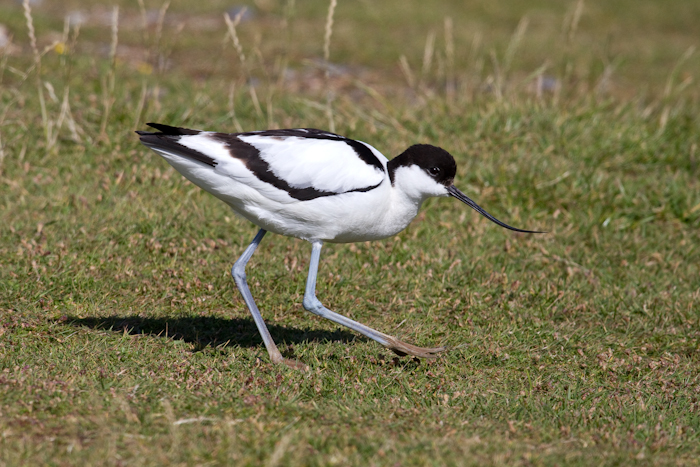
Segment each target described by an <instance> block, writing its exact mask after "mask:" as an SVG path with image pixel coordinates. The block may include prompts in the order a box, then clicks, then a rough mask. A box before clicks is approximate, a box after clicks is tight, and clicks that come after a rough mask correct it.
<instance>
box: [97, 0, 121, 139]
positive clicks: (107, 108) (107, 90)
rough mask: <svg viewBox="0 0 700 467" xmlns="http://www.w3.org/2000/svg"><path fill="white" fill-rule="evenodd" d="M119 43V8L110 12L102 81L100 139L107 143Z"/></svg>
mask: <svg viewBox="0 0 700 467" xmlns="http://www.w3.org/2000/svg"><path fill="white" fill-rule="evenodd" d="M118 43H119V7H118V6H115V7H114V9H113V10H112V41H111V44H110V48H109V60H110V67H109V72H107V76H106V77H105V78H104V79H103V80H102V123H101V124H100V139H102V140H105V141H109V137H108V136H107V122H108V121H109V114H110V112H111V110H112V105H113V104H114V100H115V99H114V77H115V74H116V66H117V45H118Z"/></svg>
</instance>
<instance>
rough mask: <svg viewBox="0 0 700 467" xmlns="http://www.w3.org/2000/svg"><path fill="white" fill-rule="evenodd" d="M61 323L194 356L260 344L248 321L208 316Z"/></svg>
mask: <svg viewBox="0 0 700 467" xmlns="http://www.w3.org/2000/svg"><path fill="white" fill-rule="evenodd" d="M61 321H62V322H63V323H64V324H69V325H72V326H76V327H87V328H90V329H101V330H105V331H114V332H118V333H126V334H130V335H149V336H158V337H163V338H169V339H175V340H182V341H185V342H187V343H190V344H193V350H194V351H195V352H197V351H201V350H204V349H206V348H222V347H228V346H238V347H250V348H254V347H262V346H263V342H262V338H261V337H260V333H259V332H258V328H257V327H256V326H255V322H254V321H252V320H249V319H240V318H232V319H223V318H215V317H210V316H195V317H181V318H143V317H139V316H108V317H88V318H78V317H75V316H64V317H63V318H62V319H61ZM267 327H268V329H269V330H270V334H272V336H273V339H274V340H275V342H277V343H278V344H282V343H284V344H287V345H290V344H299V343H304V342H321V343H323V342H343V343H349V342H352V341H357V340H360V341H361V340H363V338H362V337H361V336H357V335H355V334H352V333H350V332H347V331H343V330H336V331H323V330H315V329H310V328H304V329H297V328H291V327H286V326H279V325H275V324H268V325H267Z"/></svg>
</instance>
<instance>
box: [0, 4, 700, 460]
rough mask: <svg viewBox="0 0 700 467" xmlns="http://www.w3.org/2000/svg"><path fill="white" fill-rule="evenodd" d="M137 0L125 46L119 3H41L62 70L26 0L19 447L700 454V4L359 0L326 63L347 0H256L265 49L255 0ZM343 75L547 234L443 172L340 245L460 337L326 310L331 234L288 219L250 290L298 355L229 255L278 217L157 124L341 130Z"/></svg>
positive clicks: (16, 103)
mask: <svg viewBox="0 0 700 467" xmlns="http://www.w3.org/2000/svg"><path fill="white" fill-rule="evenodd" d="M120 3H121V5H120V22H119V36H118V39H119V47H118V48H117V55H116V61H115V62H114V65H112V64H111V61H110V55H109V54H110V52H109V50H110V41H111V38H110V37H111V33H110V15H111V11H112V9H111V7H112V3H110V2H100V3H99V5H103V6H102V7H99V6H89V5H95V4H96V3H95V2H91V3H90V4H88V3H87V2H84V3H83V2H79V1H71V2H69V1H65V2H44V4H42V5H41V6H39V7H35V8H34V11H33V12H32V17H33V21H34V26H35V28H36V36H37V41H38V47H39V51H43V49H44V48H45V47H48V46H50V45H51V44H52V43H53V41H62V42H66V44H67V45H68V47H67V48H66V49H65V51H66V53H63V54H58V53H57V52H56V50H60V47H59V48H58V49H56V48H53V47H48V51H47V53H46V54H45V55H43V56H42V58H41V70H40V72H41V76H40V81H39V80H38V79H37V74H36V68H32V66H33V63H34V62H33V60H34V59H33V57H32V50H31V47H30V45H29V40H28V39H27V27H26V22H25V18H24V16H23V12H22V9H21V7H19V6H17V5H15V4H9V3H8V4H6V5H2V6H0V16H2V18H4V19H3V21H4V22H5V24H6V26H7V27H8V30H9V31H10V33H11V34H13V38H14V39H13V40H14V44H15V46H14V47H12V48H11V49H6V51H5V53H4V55H2V56H1V57H0V75H1V77H0V80H1V81H0V83H1V86H0V103H1V104H0V105H1V106H0V150H1V152H0V265H1V267H0V465H37V464H48V465H74V464H87V465H90V464H107V463H108V464H110V465H164V464H183V465H189V464H196V465H205V464H206V465H362V466H365V465H390V466H394V465H403V466H408V465H436V466H438V465H503V464H509V465H511V464H515V465H595V464H602V465H621V464H622V465H627V464H638V463H641V464H647V465H697V464H698V460H697V459H698V458H700V448H699V447H698V446H700V402H699V400H698V394H699V393H700V376H699V375H700V266H699V265H700V234H699V227H700V183H699V181H698V180H699V179H700V169H699V162H700V152H699V151H698V143H699V140H700V138H699V137H698V134H699V131H698V129H699V128H700V125H699V124H700V119H699V118H698V115H699V114H698V111H699V110H700V106H699V103H700V102H699V101H700V89H699V87H698V84H697V83H698V80H699V79H700V59H699V57H698V53H697V51H696V50H694V49H693V47H697V46H698V39H697V38H698V37H700V31H698V25H697V21H695V20H696V18H697V17H698V15H700V11H698V8H699V7H698V3H697V2H694V1H691V0H687V1H677V2H671V3H665V4H662V2H655V1H651V0H648V1H641V2H639V1H637V2H631V1H620V2H612V3H611V2H603V1H589V2H586V3H582V4H581V5H582V7H583V9H582V10H581V11H582V13H581V15H580V18H579V21H578V23H576V22H575V21H573V23H576V26H575V27H572V24H573V23H572V18H574V16H575V11H576V5H577V4H576V3H575V2H571V3H562V2H559V1H556V2H555V1H537V2H524V1H515V2H507V1H496V2H493V1H491V2H486V1H484V2H470V3H469V5H465V4H464V2H462V1H457V0H455V1H449V2H398V1H386V2H381V3H379V2H339V5H338V8H337V10H336V14H335V22H334V28H333V36H332V42H331V49H330V50H331V62H332V63H333V64H334V65H338V66H339V70H340V72H333V73H331V74H330V76H329V77H328V78H325V77H324V71H323V63H322V61H321V60H320V57H322V55H323V34H324V23H325V16H326V13H327V8H328V4H327V3H326V2H316V1H314V2H296V6H295V8H294V9H293V10H290V9H289V8H288V5H289V4H284V3H280V4H277V3H274V2H267V1H259V2H255V4H256V5H257V7H255V8H254V11H255V16H254V17H253V19H252V20H250V21H248V22H244V23H242V24H240V25H239V26H238V29H237V32H238V35H239V37H240V41H241V45H242V46H243V51H244V53H245V55H246V60H247V66H248V68H247V71H246V69H244V67H243V66H242V65H241V63H240V59H239V56H238V54H237V53H236V52H235V50H234V49H233V47H232V44H231V42H230V41H226V42H224V37H225V34H226V28H225V24H224V21H223V18H222V15H221V12H222V11H224V10H225V8H228V6H229V4H228V3H226V2H219V1H214V0H210V1H204V2H198V3H197V4H196V5H194V6H193V8H194V11H193V12H188V10H189V8H190V5H191V2H184V1H173V2H172V5H171V7H170V9H169V10H168V13H167V14H166V16H165V23H164V24H163V27H162V35H161V37H160V39H158V35H157V29H158V26H157V24H154V23H151V24H150V26H149V27H148V28H146V29H144V28H143V27H142V26H141V23H140V18H141V13H140V11H139V9H138V6H137V4H134V3H132V2H120ZM160 7H161V5H160V4H151V3H148V4H147V5H146V8H147V9H155V10H157V9H158V8H160ZM78 8H82V9H83V10H84V11H85V12H86V13H87V18H88V20H87V21H86V23H85V24H83V25H82V26H81V29H80V33H79V35H78V36H77V38H76V39H75V40H73V39H71V37H72V35H73V33H72V32H71V33H70V34H69V37H68V39H67V40H64V39H62V38H61V32H62V31H63V25H62V21H61V20H60V19H61V18H63V16H64V15H65V13H66V12H67V11H69V10H70V9H78ZM446 17H447V18H449V19H448V21H447V23H448V26H447V28H448V31H449V23H450V22H451V24H452V33H451V35H450V34H449V32H448V33H447V34H446V33H445V18H446ZM5 18H6V19H5ZM523 18H526V19H525V20H523ZM519 24H520V25H521V26H520V31H521V34H518V33H515V31H516V30H518V25H519ZM181 25H182V26H181ZM431 33H433V34H434V37H435V40H434V46H433V48H432V49H431V48H430V47H427V53H426V39H427V38H428V37H429V35H430V34H431ZM449 37H452V40H450V39H449ZM429 42H430V41H428V43H429ZM401 56H404V57H405V59H404V61H403V62H404V65H403V71H402V65H401ZM426 57H427V58H426ZM424 62H425V67H424V66H423V63H424ZM406 65H407V66H408V69H409V70H410V71H407V69H406ZM407 75H408V76H407ZM111 79H114V85H113V86H111V85H110V80H111ZM545 81H547V82H549V83H556V86H554V87H553V88H551V89H550V88H547V89H542V90H541V91H540V92H538V90H537V83H541V82H545ZM40 83H41V84H40ZM40 85H41V89H42V92H41V94H40V93H39V91H38V89H39V86H40ZM252 85H254V87H252ZM40 95H43V99H44V109H45V110H44V115H45V116H44V117H42V104H41V101H40ZM229 95H231V103H232V105H231V104H230V103H229ZM54 96H55V99H54ZM64 96H67V98H66V102H67V103H68V104H70V112H67V111H66V108H65V107H64V110H63V112H62V110H61V109H62V103H63V102H64ZM255 99H257V103H256V101H255ZM328 101H330V102H331V105H332V120H333V123H334V125H335V127H336V131H337V132H339V133H342V134H346V135H348V136H351V137H355V138H359V139H362V140H364V141H367V142H369V143H371V144H373V145H374V146H376V147H378V148H379V149H380V150H381V151H382V152H384V153H385V154H387V155H388V156H389V157H392V156H393V155H395V154H398V153H399V152H400V151H401V150H403V149H404V148H405V147H407V146H408V145H410V144H412V143H415V142H427V143H433V144H438V145H440V146H442V147H444V148H446V149H448V150H449V151H451V152H452V153H453V154H454V155H455V157H456V159H457V162H458V167H459V168H458V176H457V181H456V185H457V186H458V187H460V188H461V189H462V190H463V191H465V192H466V193H467V194H468V195H469V196H472V197H473V198H475V199H476V200H477V201H478V202H479V203H480V204H481V205H482V206H484V207H485V208H486V209H487V210H489V211H490V212H491V213H493V214H494V215H496V216H497V217H499V218H500V219H502V220H504V221H506V222H508V223H509V224H512V225H515V226H518V227H522V228H533V229H538V228H541V229H545V230H548V231H549V233H548V234H546V235H536V236H528V235H520V234H513V233H512V232H508V231H505V230H503V229H500V228H498V227H497V226H495V225H493V224H491V223H490V222H488V221H487V220H485V219H483V218H480V217H477V215H476V214H475V213H474V212H472V211H468V210H467V208H466V207H465V206H464V205H461V204H459V203H457V202H454V200H452V201H450V200H449V199H432V200H430V201H429V202H427V203H426V205H425V206H424V209H423V210H422V212H421V214H420V215H419V216H418V218H417V219H416V220H415V221H414V222H413V223H412V224H411V225H410V226H409V227H408V228H407V229H406V230H405V231H404V232H402V233H400V234H399V235H397V236H396V237H394V238H390V239H387V240H384V241H380V242H373V243H368V244H352V245H326V247H325V248H324V253H323V256H322V263H321V269H320V274H319V281H318V295H319V298H320V299H321V300H322V301H323V302H324V304H326V305H327V306H328V307H329V308H331V309H334V310H336V311H338V312H340V313H343V314H346V315H348V316H350V317H352V318H354V319H356V320H358V321H361V322H363V323H366V324H368V325H369V326H372V327H374V328H376V329H379V330H382V331H385V332H387V333H390V334H394V335H397V336H398V337H399V338H401V339H405V340H407V341H409V342H412V343H415V344H417V345H423V346H432V345H446V346H449V347H450V348H451V350H450V351H449V352H447V353H446V354H444V356H441V357H440V358H438V359H436V360H432V361H429V360H423V361H417V360H412V359H408V358H403V359H402V358H397V357H395V356H394V355H393V354H391V353H390V352H388V351H386V350H384V349H383V348H381V347H380V346H379V345H377V344H376V343H374V342H373V341H370V340H367V339H364V338H362V337H361V336H357V335H355V334H353V333H352V332H350V331H347V330H345V329H339V328H338V327H337V326H335V325H334V324H332V323H330V322H327V321H323V320H320V319H318V318H316V317H314V316H312V315H311V314H309V313H307V312H306V311H304V310H303V308H302V306H301V299H302V295H303V287H304V280H305V276H306V268H307V267H308V258H309V253H310V245H308V244H307V243H305V242H301V241H299V240H295V239H289V238H284V237H280V236H275V235H270V236H268V237H266V238H265V241H264V242H263V243H262V245H261V247H260V249H259V251H258V252H257V253H256V255H255V256H254V257H253V260H252V261H251V263H250V265H249V267H248V277H249V282H250V284H251V289H252V292H253V295H254V296H255V298H256V300H257V302H258V305H259V307H260V309H261V310H262V314H263V316H264V317H265V319H266V321H267V322H268V325H269V327H270V330H271V332H272V334H273V337H274V338H275V340H276V342H277V343H278V344H279V345H280V348H281V350H282V351H283V353H284V354H286V355H287V356H290V357H293V358H296V359H299V360H301V361H303V362H305V363H306V364H308V365H309V367H310V369H309V371H308V372H301V371H293V370H291V369H288V368H287V367H284V366H273V365H271V364H270V363H269V359H268V356H267V352H266V350H265V348H264V346H263V345H262V341H261V339H260V337H259V335H258V333H257V331H256V329H255V326H254V324H253V322H252V319H251V318H250V316H249V313H248V312H247V310H246V308H245V305H244V304H243V302H242V300H241V298H240V296H239V294H238V292H237V290H236V289H235V286H234V284H233V281H232V279H231V277H230V275H229V271H230V267H231V265H232V263H233V261H234V260H235V259H236V258H237V257H238V255H240V253H241V252H242V250H243V249H244V248H245V246H246V245H247V244H248V242H250V240H251V239H252V237H253V235H254V234H255V231H256V228H255V227H254V226H253V225H251V224H249V223H246V222H244V221H242V220H240V219H238V218H236V217H235V216H233V214H232V213H231V212H230V210H228V209H227V208H226V207H225V206H224V205H223V204H222V203H220V202H218V201H216V200H215V199H214V198H212V197H211V196H209V195H208V194H206V193H204V192H202V191H201V190H199V189H198V188H196V187H193V186H192V185H191V184H189V183H188V182H186V181H185V180H184V179H183V178H182V177H181V176H180V175H179V174H178V173H177V172H174V171H173V170H172V169H170V168H169V166H168V165H167V164H166V163H165V162H164V161H162V160H161V159H159V158H158V157H157V156H156V155H155V154H153V153H151V152H149V151H148V150H146V149H145V148H143V147H142V146H140V145H139V144H138V142H137V137H136V135H134V134H133V133H132V130H133V129H137V128H138V129H143V128H144V122H146V121H160V122H163V123H170V124H175V125H187V126H192V127H196V128H211V129H221V130H226V129H228V130H230V131H235V129H236V126H237V125H240V126H241V127H242V128H244V129H262V128H266V127H273V126H274V127H289V126H294V127H304V126H312V127H320V128H328V127H329V125H330V117H329V115H328V107H327V102H328ZM106 109H108V110H106ZM62 114H63V116H61V115H62ZM103 121H104V122H105V124H106V126H105V132H104V134H101V132H100V130H101V127H102V125H103ZM71 122H74V123H75V131H73V130H72V129H71V125H70V124H71ZM59 123H60V125H59ZM59 127H60V128H59ZM57 128H58V129H57ZM47 135H48V136H47Z"/></svg>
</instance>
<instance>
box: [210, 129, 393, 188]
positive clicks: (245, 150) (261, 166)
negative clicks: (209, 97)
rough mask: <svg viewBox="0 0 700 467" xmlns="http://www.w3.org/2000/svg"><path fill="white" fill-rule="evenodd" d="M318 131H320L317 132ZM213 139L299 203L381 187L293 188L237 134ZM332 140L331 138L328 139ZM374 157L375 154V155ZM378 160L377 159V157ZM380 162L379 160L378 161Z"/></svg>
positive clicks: (218, 134) (216, 136) (219, 135)
mask: <svg viewBox="0 0 700 467" xmlns="http://www.w3.org/2000/svg"><path fill="white" fill-rule="evenodd" d="M273 131H274V132H275V133H279V132H282V131H285V132H287V131H298V130H273ZM317 131H318V130H317ZM261 133H263V132H259V133H242V134H241V135H247V136H252V135H260V134H261ZM264 133H268V134H265V135H262V136H272V137H274V136H282V137H283V136H297V135H289V134H286V135H282V134H269V133H272V131H267V132H264ZM211 137H212V138H215V139H217V140H218V141H220V142H222V143H224V144H225V145H226V147H227V148H228V150H229V153H230V154H231V156H232V157H234V158H236V159H238V160H240V161H241V162H243V164H244V165H245V166H246V167H247V168H248V170H250V171H251V172H253V174H254V175H255V176H256V177H257V178H259V179H260V180H262V181H263V182H265V183H269V184H270V185H272V186H274V187H275V188H277V189H279V190H283V191H286V192H287V193H289V196H291V197H292V198H294V199H296V200H299V201H309V200H312V199H316V198H322V197H324V196H335V195H339V194H342V193H352V192H366V191H370V190H373V189H375V188H377V187H378V186H379V185H381V182H379V183H378V184H376V185H373V186H367V187H363V188H355V189H353V190H348V191H343V192H334V191H325V190H318V189H316V188H314V187H304V188H297V187H293V186H291V185H290V184H289V183H288V182H287V181H286V180H283V179H281V178H279V177H278V176H276V175H275V174H274V173H273V172H272V170H271V169H270V164H268V163H267V161H265V160H264V159H263V158H262V157H260V151H259V150H258V149H257V148H256V147H255V146H253V145H252V144H248V143H246V142H245V141H242V140H240V139H238V137H237V135H235V134H228V133H213V134H212V135H211ZM327 139H330V138H327ZM370 152H371V151H370ZM373 155H374V154H373ZM375 158H376V157H375ZM377 162H379V160H377Z"/></svg>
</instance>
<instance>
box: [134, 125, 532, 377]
mask: <svg viewBox="0 0 700 467" xmlns="http://www.w3.org/2000/svg"><path fill="white" fill-rule="evenodd" d="M148 126H150V127H152V128H155V129H156V130H158V131H156V132H147V131H137V133H138V134H139V135H140V137H141V143H143V144H144V145H146V146H147V147H149V148H151V149H153V150H154V151H155V152H157V153H158V154H160V155H161V156H163V158H164V159H165V160H166V161H167V162H168V163H169V164H170V165H172V166H173V167H174V168H175V169H176V170H177V171H178V172H180V173H181V174H182V175H184V176H185V177H186V178H187V179H188V180H190V181H191V182H192V183H194V184H195V185H197V186H199V187H200V188H202V189H204V190H206V191H208V192H209V193H211V194H212V195H214V196H215V197H217V198H219V199H220V200H222V201H224V202H225V203H226V204H228V205H229V206H230V207H231V209H233V211H234V212H236V213H237V214H239V215H240V216H242V217H244V218H246V219H248V220H249V221H250V222H252V223H253V224H255V225H257V226H258V227H260V231H259V232H258V233H257V235H256V236H255V238H254V239H253V242H252V243H251V244H250V246H248V248H247V249H246V250H245V252H244V253H243V255H242V256H241V257H240V258H239V259H238V261H236V263H235V264H234V266H233V269H232V270H231V274H232V276H233V278H234V280H235V282H236V285H237V286H238V289H239V290H240V292H241V294H242V295H243V299H244V300H245V303H246V305H247V306H248V309H249V310H250V313H251V314H252V315H253V319H254V320H255V324H256V325H257V327H258V330H259V331H260V334H261V336H262V338H263V341H264V343H265V346H266V347H267V351H268V353H269V354H270V358H271V359H272V361H273V362H275V363H286V364H288V365H290V366H299V365H300V364H298V363H297V362H294V361H290V360H287V359H284V358H283V357H282V355H281V354H280V352H279V350H278V349H277V346H276V345H275V343H274V341H273V340H272V337H271V336H270V333H269V331H268V330H267V327H266V326H265V322H264V321H263V319H262V316H261V315H260V311H259V310H258V308H257V306H256V304H255V301H254V300H253V296H252V295H251V293H250V290H249V289H248V285H247V283H246V274H245V266H246V264H247V263H248V261H249V260H250V258H251V256H252V255H253V253H254V252H255V249H256V248H257V246H258V245H259V244H260V241H261V240H262V238H263V236H264V235H265V234H266V233H267V232H268V231H270V232H274V233H277V234H280V235H287V236H290V237H297V238H300V239H302V240H306V241H308V242H310V243H311V245H312V249H311V261H310V264H309V275H308V278H307V281H306V291H305V294H304V300H303V305H304V308H306V309H307V310H309V311H310V312H312V313H315V314H317V315H319V316H322V317H324V318H327V319H330V320H331V321H334V322H336V323H338V324H342V325H343V326H347V327H348V328H350V329H352V330H354V331H357V332H359V333H360V334H363V335H365V336H367V337H369V338H370V339H374V340H375V341H377V342H379V343H380V344H382V345H383V346H385V347H387V348H389V349H391V350H393V351H394V352H396V353H397V354H399V355H405V354H408V355H414V356H416V357H434V356H435V355H436V354H438V353H439V352H442V351H444V350H445V348H444V347H436V348H422V347H416V346H414V345H411V344H407V343H405V342H401V341H400V340H398V339H396V338H395V337H393V336H389V335H387V334H384V333H381V332H379V331H376V330H374V329H372V328H369V327H367V326H365V325H363V324H361V323H358V322H356V321H353V320H351V319H349V318H346V317H345V316H342V315H340V314H338V313H334V312H332V311H331V310H329V309H327V308H326V307H324V306H323V305H322V304H321V302H320V301H319V300H318V299H317V298H316V275H317V273H318V262H319V258H320V256H321V247H322V246H323V242H332V243H349V242H365V241H368V240H378V239H381V238H386V237H390V236H392V235H395V234H397V233H398V232H400V231H402V230H403V229H404V228H405V227H406V226H407V225H408V224H409V223H410V222H411V221H412V220H413V218H414V217H416V214H418V210H419V209H420V207H421V204H422V203H423V202H424V201H425V200H426V199H428V198H430V197H432V196H452V197H454V198H457V199H458V200H460V201H462V202H463V203H465V204H467V205H468V206H469V207H471V208H472V209H474V210H476V211H477V212H478V213H479V214H481V215H482V216H484V217H486V218H488V219H489V220H491V221H493V222H495V223H496V224H498V225H500V226H501V227H505V228H507V229H510V230H514V231H516V232H527V233H539V232H534V231H529V230H521V229H516V228H514V227H511V226H509V225H507V224H504V223H503V222H501V221H499V220H498V219H496V218H495V217H493V216H491V215H490V214H489V213H487V212H486V211H485V210H483V209H482V208H481V207H480V206H479V205H477V204H476V203H475V202H474V201H472V200H471V199H469V198H468V197H467V196H466V195H465V194H464V193H462V192H461V191H459V190H458V189H457V188H456V187H455V186H454V185H453V184H452V182H453V181H454V177H455V173H456V171H457V165H456V163H455V160H454V158H453V157H452V156H451V155H450V153H448V152H447V151H445V150H444V149H441V148H439V147H436V146H431V145H427V144H416V145H414V146H411V147H409V148H408V149H406V150H405V151H404V152H403V153H402V154H400V155H399V156H397V157H395V158H394V159H392V160H388V159H387V158H386V157H384V156H383V155H382V154H381V153H380V152H379V151H377V150H376V149H375V148H373V147H372V146H370V145H369V144H367V143H363V142H361V141H356V140H352V139H349V138H345V137H343V136H340V135H337V134H333V133H329V132H327V131H322V130H316V129H312V128H299V129H288V130H264V131H251V132H247V133H218V132H214V131H200V130H190V129H186V128H177V127H172V126H168V125H162V124H157V123H149V124H148Z"/></svg>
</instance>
